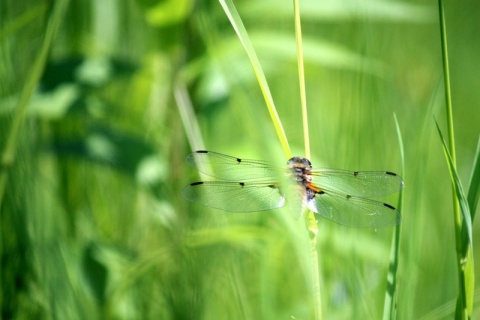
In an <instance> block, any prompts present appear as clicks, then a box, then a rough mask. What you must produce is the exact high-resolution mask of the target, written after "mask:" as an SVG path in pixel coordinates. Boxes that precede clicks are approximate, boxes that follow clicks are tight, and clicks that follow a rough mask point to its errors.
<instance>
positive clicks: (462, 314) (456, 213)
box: [438, 0, 470, 319]
mask: <svg viewBox="0 0 480 320" xmlns="http://www.w3.org/2000/svg"><path fill="white" fill-rule="evenodd" d="M438 9H439V10H438V11H439V20H440V36H441V37H440V38H441V45H442V57H443V59H442V62H443V73H444V81H445V102H446V111H447V126H448V143H449V152H450V155H451V160H452V166H453V169H454V170H456V153H455V137H454V128H453V108H452V98H451V89H450V88H451V87H450V71H449V64H448V45H447V30H446V26H445V12H444V7H443V0H438ZM453 184H454V182H453V181H452V185H453ZM452 189H453V190H452V193H453V217H454V224H455V240H456V241H455V242H456V253H457V269H458V271H457V272H458V273H457V275H458V285H459V295H458V303H457V311H456V318H459V319H469V318H470V315H469V313H470V312H469V311H468V309H469V308H468V307H467V295H468V293H467V287H468V284H467V283H466V281H467V278H466V277H465V261H466V260H465V258H466V257H467V256H464V254H463V248H462V247H463V245H462V223H463V222H462V215H461V212H460V204H459V199H458V198H457V196H456V192H455V186H454V185H453V187H452Z"/></svg>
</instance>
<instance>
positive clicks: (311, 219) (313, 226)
mask: <svg viewBox="0 0 480 320" xmlns="http://www.w3.org/2000/svg"><path fill="white" fill-rule="evenodd" d="M293 12H294V16H295V39H296V43H297V61H298V82H299V85H300V102H301V108H302V122H303V138H304V144H305V157H306V158H308V159H310V136H309V132H308V112H307V95H306V90H305V68H304V63H303V45H302V24H301V18H300V3H299V0H293ZM306 214H307V215H308V224H307V230H308V232H309V233H310V235H311V238H310V256H311V266H312V269H311V270H312V280H313V295H314V307H315V319H317V320H318V319H322V299H321V291H320V290H321V289H320V268H319V261H318V252H317V234H318V225H317V222H316V220H315V215H314V214H313V212H310V211H309V210H307V212H306Z"/></svg>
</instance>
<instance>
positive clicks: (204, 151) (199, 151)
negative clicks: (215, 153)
mask: <svg viewBox="0 0 480 320" xmlns="http://www.w3.org/2000/svg"><path fill="white" fill-rule="evenodd" d="M195 153H208V151H207V150H197V151H195Z"/></svg>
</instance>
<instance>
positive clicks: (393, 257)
mask: <svg viewBox="0 0 480 320" xmlns="http://www.w3.org/2000/svg"><path fill="white" fill-rule="evenodd" d="M393 116H394V118H395V125H396V127H397V137H398V143H399V146H400V156H401V159H402V172H401V174H402V176H403V177H404V176H405V150H404V147H403V139H402V132H401V131H400V125H399V124H398V120H397V116H396V115H395V114H394V115H393ZM402 203H403V192H401V193H400V198H399V199H398V206H397V208H398V210H400V211H401V209H402ZM401 226H402V224H401V223H399V224H397V225H396V226H395V230H394V233H393V243H392V249H391V252H390V267H389V268H388V269H389V272H388V278H387V291H386V293H385V302H384V308H383V319H384V320H388V319H396V317H397V282H398V265H399V263H400V262H399V252H400V234H401V232H400V231H401Z"/></svg>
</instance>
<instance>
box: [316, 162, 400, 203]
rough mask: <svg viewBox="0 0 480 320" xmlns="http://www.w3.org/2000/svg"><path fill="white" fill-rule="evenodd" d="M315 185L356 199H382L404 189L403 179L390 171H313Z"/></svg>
mask: <svg viewBox="0 0 480 320" xmlns="http://www.w3.org/2000/svg"><path fill="white" fill-rule="evenodd" d="M312 179H313V183H314V184H316V185H318V186H319V187H320V188H321V189H322V190H325V191H329V190H330V191H334V192H338V193H345V194H349V195H352V196H355V197H364V198H370V197H381V196H385V195H387V194H391V193H395V192H398V191H400V190H401V189H402V188H403V185H404V183H403V180H402V178H401V177H400V176H399V175H397V174H395V173H393V172H389V171H345V170H336V169H318V170H312Z"/></svg>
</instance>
